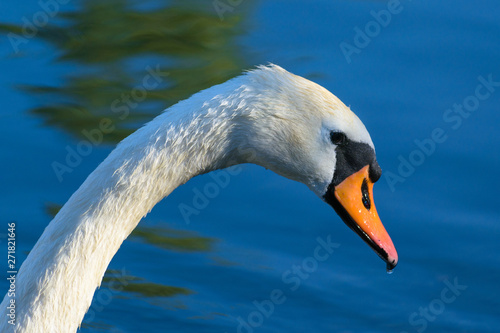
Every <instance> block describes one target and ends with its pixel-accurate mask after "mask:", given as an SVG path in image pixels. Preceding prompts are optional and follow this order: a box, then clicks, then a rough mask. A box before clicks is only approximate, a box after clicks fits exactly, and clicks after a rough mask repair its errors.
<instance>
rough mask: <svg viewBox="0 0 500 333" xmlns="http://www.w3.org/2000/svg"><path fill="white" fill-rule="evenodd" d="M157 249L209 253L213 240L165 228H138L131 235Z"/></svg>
mask: <svg viewBox="0 0 500 333" xmlns="http://www.w3.org/2000/svg"><path fill="white" fill-rule="evenodd" d="M131 236H132V237H133V238H140V239H141V240H143V241H144V242H146V243H148V244H151V245H155V246H157V247H160V248H163V249H167V250H176V251H189V252H192V251H209V250H211V248H212V245H213V243H214V242H215V239H213V238H208V237H200V236H197V235H196V234H195V233H194V232H191V231H184V230H174V229H169V228H166V227H139V228H136V229H135V230H134V231H133V232H132V235H131Z"/></svg>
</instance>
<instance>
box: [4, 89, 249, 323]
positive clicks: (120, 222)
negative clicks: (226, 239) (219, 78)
mask: <svg viewBox="0 0 500 333" xmlns="http://www.w3.org/2000/svg"><path fill="white" fill-rule="evenodd" d="M221 89H222V90H221ZM245 89H246V88H245V86H244V85H242V84H241V82H238V81H237V80H233V81H229V82H227V83H226V84H224V85H221V86H216V87H213V88H211V89H208V90H205V91H203V92H201V93H198V94H196V95H194V96H193V97H191V98H190V99H189V100H186V101H183V102H180V103H178V104H177V105H175V106H173V107H171V108H170V109H169V110H168V111H167V112H165V113H163V114H161V115H160V116H158V117H157V118H155V119H154V120H153V121H151V122H150V123H149V124H147V125H146V126H145V127H143V128H141V129H140V130H138V131H137V132H135V133H134V134H132V135H131V136H129V137H128V138H126V139H125V140H124V141H123V142H121V143H120V144H119V145H118V146H117V148H116V149H115V150H114V151H113V152H112V153H111V154H110V155H109V156H108V157H107V158H106V159H105V161H104V162H103V163H102V164H101V165H99V167H98V168H97V169H96V170H95V171H94V172H93V173H92V174H91V175H90V176H89V177H88V178H87V180H86V181H85V182H84V183H83V184H82V186H81V187H80V188H79V189H78V191H76V192H75V193H74V194H73V195H72V196H71V198H70V199H69V201H68V202H67V203H66V204H65V205H64V206H63V208H62V209H61V211H60V212H59V213H58V214H57V215H56V217H55V218H54V219H53V220H52V222H51V223H50V224H49V226H48V227H47V228H46V229H45V231H44V233H43V234H42V236H41V237H40V239H39V240H38V242H37V243H36V245H35V247H34V248H33V250H32V251H31V253H30V255H29V256H28V258H27V259H26V260H25V262H24V263H23V265H22V267H21V269H20V271H19V274H18V276H17V294H16V306H17V308H16V315H17V323H18V324H17V326H16V328H15V331H16V332H74V331H76V330H77V328H78V326H79V325H80V322H81V320H82V319H83V316H84V314H85V312H86V311H87V309H88V308H89V306H90V304H91V301H92V297H93V294H94V291H95V289H96V287H98V286H99V284H100V282H101V280H102V277H103V275H104V273H105V270H106V268H107V266H108V264H109V262H110V261H111V259H112V257H113V256H114V255H115V253H116V252H117V251H118V248H119V247H120V245H121V244H122V242H123V241H124V240H125V238H127V236H128V235H129V234H130V233H131V232H132V230H133V229H134V228H135V227H136V226H137V224H138V223H139V221H140V219H141V218H142V217H143V216H145V215H146V214H147V213H148V212H149V211H150V210H151V209H152V208H153V206H154V205H155V204H156V203H157V202H158V201H160V200H161V199H162V198H164V197H165V196H167V195H168V194H169V193H170V192H172V191H173V190H174V189H175V188H176V187H177V186H179V185H181V184H183V183H185V182H186V181H188V180H189V179H190V178H192V177H194V176H196V175H199V174H202V173H205V172H209V171H211V170H215V169H219V168H224V167H227V166H230V165H234V164H236V163H240V162H244V158H242V156H241V154H239V153H238V149H241V147H244V145H241V142H238V140H239V139H238V138H239V136H237V135H234V131H235V128H237V127H238V126H239V119H240V117H241V115H242V113H244V109H246V110H247V107H248V105H249V104H251V103H250V101H249V98H248V96H245ZM247 111H248V110H247ZM8 301H9V299H8V297H7V296H6V297H5V298H4V301H3V303H2V305H1V309H0V314H1V317H2V320H0V322H1V323H0V331H2V332H7V331H11V330H12V331H13V330H14V328H13V327H12V326H10V325H9V324H7V321H6V320H4V317H6V314H7V313H6V306H7V305H8V303H7V302H8Z"/></svg>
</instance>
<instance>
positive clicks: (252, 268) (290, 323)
mask: <svg viewBox="0 0 500 333" xmlns="http://www.w3.org/2000/svg"><path fill="white" fill-rule="evenodd" d="M223 2H224V1H223ZM233 3H236V2H233ZM149 4H150V5H152V6H154V5H155V4H156V2H155V1H150V2H149ZM209 7H210V6H209ZM387 8H388V3H387V2H385V1H330V0H323V1H314V2H312V1H305V0H303V1H298V0H296V1H279V0H272V1H271V0H268V1H260V2H256V3H252V4H251V6H247V3H245V1H243V2H242V3H241V5H237V6H235V7H234V8H232V11H229V12H226V13H224V17H223V19H224V20H225V21H224V22H229V21H230V20H231V16H232V15H234V17H236V16H238V17H242V18H243V19H242V32H241V33H240V35H238V36H237V37H236V40H235V45H236V46H235V47H236V49H237V50H238V52H241V53H242V54H244V56H243V58H244V59H245V61H244V64H245V66H247V67H244V68H241V70H243V69H245V68H248V67H251V66H252V65H255V64H259V63H267V62H273V63H277V64H279V65H281V66H283V67H285V68H286V69H288V70H290V71H292V72H294V73H296V74H299V75H303V76H306V77H309V78H311V79H312V80H314V81H316V82H318V83H320V84H321V85H323V86H325V87H326V88H328V89H329V90H331V91H332V92H333V93H334V94H336V95H337V96H338V97H339V98H340V99H342V100H343V101H344V102H345V103H346V104H347V105H349V106H350V107H351V108H352V109H353V110H354V111H355V112H356V113H357V114H358V115H359V117H360V118H361V119H362V120H363V122H364V123H365V125H366V127H367V128H368V130H369V131H370V133H371V136H372V139H373V141H374V143H375V146H376V149H377V156H378V160H379V163H380V165H381V166H382V169H383V170H384V175H383V176H382V178H381V180H380V181H379V182H378V183H377V184H376V185H375V201H376V204H377V209H378V212H379V214H380V216H381V218H382V221H383V223H384V225H385V227H386V229H387V230H388V232H389V234H390V235H391V237H392V239H393V241H394V243H395V245H396V248H397V250H398V253H399V258H400V262H399V265H398V266H397V268H396V269H395V271H394V273H393V274H392V275H388V274H386V272H385V265H384V263H383V262H382V261H381V260H380V259H379V258H378V257H377V256H376V254H375V253H373V252H372V251H371V250H370V249H369V248H368V246H366V245H365V244H364V243H363V242H362V241H361V240H360V239H359V237H358V236H357V235H355V234H354V233H353V232H351V231H350V230H349V229H348V228H347V227H346V226H345V225H344V224H343V223H342V222H341V220H340V218H338V217H337V216H336V214H335V213H334V211H333V210H332V209H331V208H330V207H329V206H328V205H326V204H325V203H323V202H321V201H320V200H319V199H318V198H317V197H316V196H315V195H314V194H313V193H312V192H310V191H309V190H308V189H307V188H306V187H305V186H304V185H301V184H298V183H295V182H292V181H289V180H287V179H284V178H281V177H279V176H277V175H275V174H274V173H272V172H270V171H267V170H264V169H263V168H260V167H257V166H252V165H245V166H243V167H242V169H237V171H238V172H236V174H235V175H231V176H230V177H229V183H228V184H227V186H223V187H220V188H219V190H218V192H219V193H218V195H216V196H215V197H214V198H212V199H210V200H209V204H208V205H207V207H206V208H204V209H201V210H200V211H199V213H198V214H197V215H192V216H191V217H190V219H189V222H190V223H189V224H188V223H186V220H185V218H184V217H183V215H182V214H181V211H180V210H179V208H178V207H179V205H180V204H187V205H192V200H193V197H194V190H195V189H200V190H203V189H204V187H205V186H207V184H213V183H214V180H213V178H212V176H210V175H204V176H200V177H197V178H195V179H193V180H191V181H190V182H188V183H187V184H186V185H184V186H182V187H180V188H179V189H177V190H175V191H174V193H172V195H170V196H169V197H168V198H167V199H165V200H163V201H162V202H161V203H160V204H158V205H157V206H156V207H155V208H154V210H153V211H152V212H151V214H149V215H148V216H147V218H146V219H145V221H143V222H141V226H143V227H147V228H151V230H163V231H165V230H167V231H168V230H170V232H171V233H174V234H176V235H177V234H179V235H184V236H186V235H188V236H193V237H201V238H203V239H205V240H206V242H207V244H209V245H207V246H206V247H205V248H203V249H198V250H196V249H195V250H193V249H191V250H189V251H186V250H183V249H179V248H175V247H174V249H172V248H165V246H161V245H159V244H155V243H154V242H152V241H150V240H149V241H148V239H147V238H141V237H137V236H136V237H132V238H130V239H129V240H127V241H126V242H125V243H124V244H123V245H122V247H121V249H120V250H119V252H118V253H117V255H116V256H115V258H114V259H113V261H112V262H111V264H110V271H109V272H108V274H107V276H108V279H113V278H115V279H116V280H118V281H125V282H123V286H121V285H120V284H118V287H115V288H114V289H113V287H112V286H111V285H110V284H104V286H103V288H101V289H100V290H98V291H97V292H96V294H95V297H94V303H93V305H92V307H91V311H92V313H89V315H87V316H86V319H85V320H84V324H83V327H82V328H81V330H80V331H81V332H103V331H104V332H106V331H107V332H424V331H425V332H498V326H499V324H500V320H499V318H500V302H499V300H498V297H499V296H500V287H499V283H498V281H499V278H500V256H499V255H498V253H499V252H500V242H499V239H500V223H499V222H500V213H499V212H498V204H499V197H498V193H497V192H498V189H499V185H500V181H499V176H498V174H499V170H498V168H499V167H500V157H499V155H498V152H499V148H500V135H498V130H497V127H498V125H499V124H500V112H499V111H500V109H499V105H500V103H499V102H500V83H498V84H497V86H494V85H493V86H491V87H490V90H488V89H487V88H485V87H483V88H480V92H481V93H482V94H484V95H488V96H487V97H484V98H483V100H479V99H477V98H476V99H475V98H474V97H471V96H474V95H475V94H476V88H477V87H478V85H480V84H481V82H482V81H481V80H482V79H479V77H482V78H484V79H486V80H488V78H489V77H490V78H491V80H492V81H494V82H500V63H499V59H500V20H499V19H498V18H499V17H500V3H499V2H498V1H494V0H483V1H479V2H475V3H472V2H469V1H451V0H446V1H435V2H430V1H403V0H402V1H401V5H400V6H399V7H397V10H396V11H397V13H395V14H392V15H391V20H390V22H389V23H388V24H387V26H385V27H382V26H380V24H378V25H377V24H374V23H373V22H374V17H373V16H372V15H371V14H370V12H371V11H375V12H379V11H381V10H386V9H387ZM63 9H64V10H65V11H69V10H76V11H78V10H79V6H78V4H77V3H69V4H67V5H64V6H63V5H61V11H63ZM39 10H40V8H39V5H38V3H37V1H35V0H30V1H24V2H23V4H22V5H20V4H16V3H5V2H3V3H2V4H0V13H1V14H0V22H3V23H11V24H22V23H23V21H22V17H23V16H27V17H31V16H32V15H33V13H35V12H37V11H39ZM137 10H138V11H139V10H142V9H139V8H138V9H137ZM208 10H209V11H210V10H213V11H214V12H213V13H212V15H217V14H216V13H215V9H213V8H208ZM56 19H57V17H56V18H54V20H56ZM377 26H378V27H379V28H378V30H372V31H371V32H370V34H371V36H372V37H368V38H369V40H368V41H367V39H365V40H364V44H363V45H362V46H363V47H357V51H358V52H355V53H352V54H350V55H349V56H348V58H349V59H347V58H346V56H345V55H344V54H343V52H342V49H341V47H340V45H341V43H345V44H342V45H344V46H345V45H346V44H350V45H351V46H352V47H356V45H355V38H356V34H357V32H356V31H357V30H355V28H356V27H357V28H359V29H361V30H364V29H365V27H368V28H370V27H371V28H372V29H377V28H376V27H377ZM375 32H376V33H375ZM3 37H4V38H2V39H1V40H0V43H1V49H0V58H1V62H0V73H1V75H0V87H1V89H0V103H1V105H0V112H1V113H0V117H1V118H0V120H1V121H0V133H1V136H2V140H1V142H2V148H1V149H2V150H1V155H2V160H1V162H2V163H0V175H1V176H0V181H1V184H2V191H1V195H2V197H1V200H0V202H1V207H2V210H1V212H2V215H1V219H2V225H3V226H2V228H3V230H0V236H1V238H0V242H1V244H2V245H1V246H2V247H3V248H4V249H2V251H6V250H5V233H6V232H7V222H11V221H15V222H16V224H17V234H16V239H17V256H18V260H20V261H22V260H23V259H24V258H25V257H26V254H27V252H28V251H29V250H30V249H31V248H32V247H33V245H34V244H35V242H36V240H37V239H38V237H39V236H40V235H41V233H42V232H43V229H44V228H45V227H46V225H47V224H48V223H49V222H50V220H51V216H50V214H49V213H48V212H47V209H46V205H47V203H54V204H56V205H60V204H63V203H64V202H65V201H66V200H67V199H68V198H69V196H70V195H71V194H72V193H73V192H74V191H75V190H76V189H77V188H78V186H79V185H80V184H81V183H82V182H83V181H84V179H85V178H86V176H87V175H88V174H89V173H90V172H91V171H92V170H93V169H94V168H95V167H96V166H97V165H98V164H99V163H100V162H101V161H102V160H103V159H104V158H105V156H106V155H107V154H108V153H109V152H110V151H111V150H112V149H113V146H114V143H107V144H101V145H99V146H97V147H95V149H94V150H93V151H92V153H91V154H90V155H89V156H87V157H85V158H84V159H83V161H82V163H81V164H80V165H79V166H78V167H76V168H74V170H73V172H72V173H70V174H66V175H65V177H64V179H63V181H62V182H59V181H58V179H57V177H56V175H55V174H54V171H53V169H52V166H51V164H52V162H53V161H61V160H63V159H64V158H65V156H66V151H65V148H66V147H67V146H68V145H69V146H70V147H75V146H76V145H77V143H78V142H79V139H78V138H77V137H75V136H74V135H72V134H71V133H70V132H68V131H67V130H64V129H61V128H60V127H56V126H54V125H53V124H50V123H47V122H46V121H44V119H43V118H42V117H41V116H40V115H37V114H35V113H33V112H30V110H32V109H34V108H36V107H40V106H43V105H47V104H51V99H50V98H51V97H50V95H44V94H35V93H33V92H30V91H27V90H23V89H20V87H19V86H20V85H50V86H56V87H58V86H63V85H64V84H65V83H64V79H63V78H64V77H65V76H67V75H68V73H74V74H78V73H81V72H82V70H83V65H82V64H81V63H78V62H71V61H66V62H64V61H60V60H59V59H58V55H59V54H60V53H58V52H59V51H58V50H57V49H56V48H55V46H54V45H53V44H48V43H46V42H44V41H43V40H41V39H40V38H38V36H37V37H35V38H32V39H30V40H29V42H28V43H26V44H23V45H21V46H20V48H21V51H20V52H19V53H17V54H16V53H15V52H13V48H12V46H11V45H10V43H9V41H8V39H7V38H5V34H4V35H3ZM358 38H359V37H358ZM358 44H359V43H358ZM358 46H360V45H358ZM144 59H147V57H145V58H141V59H135V58H134V59H132V60H131V62H132V63H134V61H136V62H139V61H145V60H144ZM348 60H349V61H348ZM112 63H113V62H112V61H111V62H110V64H112ZM110 66H111V65H110ZM474 101H479V102H478V104H474ZM464 102H466V103H472V104H470V105H469V106H467V107H468V108H469V109H471V110H473V111H471V112H470V113H469V114H468V115H467V117H466V118H465V117H463V116H460V117H459V118H457V117H458V116H457V115H458V113H453V114H451V113H448V111H447V110H448V109H450V108H453V105H454V104H455V103H456V104H462V103H464ZM157 111H160V110H157ZM447 116H448V117H447ZM451 116H453V117H454V118H449V117H451ZM436 131H437V133H439V140H437V141H440V142H438V143H436V140H435V141H434V143H432V144H430V143H429V142H430V139H431V138H432V137H433V134H432V133H436ZM415 140H418V141H419V142H426V143H427V146H426V147H427V148H426V149H427V151H423V152H422V149H421V148H419V147H418V145H417V144H416V143H415ZM432 146H433V147H432ZM426 153H427V154H426ZM403 160H404V161H413V164H414V166H411V167H408V165H406V168H407V169H408V168H410V169H409V170H407V169H406V170H402V168H403V167H402V164H407V163H410V162H402V161H403ZM398 169H400V170H398ZM401 171H402V172H401ZM218 175H219V176H220V177H224V176H225V175H226V174H221V173H218ZM387 175H389V178H387V177H388V176H387ZM146 230H148V229H146ZM172 230H173V231H172ZM165 232H166V231H165ZM318 237H320V238H321V239H323V240H326V239H328V238H329V239H330V240H331V242H333V243H335V248H332V250H333V251H332V253H331V254H330V255H329V256H328V258H327V259H326V260H325V261H321V262H318V261H315V262H313V261H311V259H310V257H311V256H313V254H314V250H315V249H316V247H317V246H318V240H317V238H318ZM308 258H309V259H308ZM2 265H5V264H4V263H2ZM296 265H299V266H300V265H306V266H307V265H312V266H307V267H309V272H308V273H307V274H305V273H300V274H298V273H293V267H294V266H296ZM2 267H4V266H2ZM5 271H6V269H5ZM2 274H3V273H2ZM116 276H118V277H116ZM132 277H135V278H136V279H137V278H139V279H141V280H140V281H144V282H148V283H151V284H154V285H155V286H156V287H157V289H153V293H152V294H148V293H147V291H146V288H145V287H144V285H142V286H141V285H139V286H138V287H137V289H136V290H133V289H127V288H125V287H127V286H131V285H134V283H135V282H134V281H135V280H132ZM115 285H116V284H115ZM453 285H455V286H453ZM159 286H171V287H177V288H182V290H183V291H184V292H179V293H174V295H173V296H170V297H169V296H165V295H155V292H156V290H159V289H158V288H160V287H159ZM0 287H1V290H7V288H8V287H7V283H6V281H5V279H3V278H2V279H1V280H0ZM179 290H180V289H179ZM272 300H274V303H272ZM270 304H273V305H272V306H271V305H270ZM2 320H3V319H2Z"/></svg>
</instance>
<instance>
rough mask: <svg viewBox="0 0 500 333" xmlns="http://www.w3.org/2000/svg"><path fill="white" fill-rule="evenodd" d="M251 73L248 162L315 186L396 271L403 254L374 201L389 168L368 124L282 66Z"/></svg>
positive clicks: (389, 266) (310, 186)
mask: <svg viewBox="0 0 500 333" xmlns="http://www.w3.org/2000/svg"><path fill="white" fill-rule="evenodd" d="M247 76H248V77H249V79H250V81H251V84H249V86H247V87H245V89H244V90H245V91H246V92H247V93H248V94H250V95H251V96H253V97H252V98H253V103H252V109H251V110H250V111H249V113H248V114H247V117H246V118H245V120H246V121H244V125H243V126H245V127H247V128H250V129H251V130H250V131H247V133H251V134H250V135H248V136H247V137H246V138H245V140H246V141H247V142H248V143H249V145H248V147H252V148H249V151H251V153H250V154H247V155H249V156H251V159H252V160H251V161H246V162H253V163H256V164H259V165H262V166H264V167H266V168H268V169H270V170H272V171H274V172H276V173H278V174H280V175H282V176H285V177H287V178H290V179H293V180H296V181H299V182H302V183H304V184H305V185H307V186H308V187H309V188H310V189H311V190H312V191H313V192H314V193H316V195H318V196H319V197H320V198H321V199H322V200H324V201H325V202H326V203H328V204H329V205H330V206H332V207H333V208H334V209H335V211H336V212H337V214H338V215H339V216H340V217H341V218H342V220H343V221H344V222H345V223H346V224H347V225H348V226H349V227H350V228H351V229H352V230H353V231H354V232H356V233H357V234H358V235H359V236H360V237H361V238H362V239H363V240H364V241H365V242H366V243H367V244H368V245H369V246H370V247H371V248H372V249H373V250H374V251H375V252H376V253H377V254H378V255H379V256H380V257H381V258H382V259H383V260H384V261H385V262H386V263H387V267H388V269H392V268H394V267H395V266H396V264H397V262H398V255H397V252H396V249H395V247H394V245H393V243H392V240H391V238H390V237H389V235H388V233H387V231H386V230H385V228H384V226H383V225H382V222H381V220H380V218H379V216H378V213H377V210H376V208H375V204H374V201H373V184H374V183H375V182H376V181H377V180H378V179H379V178H380V176H381V173H382V170H381V168H380V166H379V164H378V163H377V159H376V155H375V147H374V145H373V142H372V140H371V137H370V134H369V133H368V131H367V130H366V128H365V126H364V124H363V123H362V122H361V120H360V119H359V118H358V117H357V116H356V115H355V114H354V113H353V112H352V111H351V110H350V109H349V108H348V107H347V106H346V105H344V104H343V103H342V102H341V101H340V100H339V99H338V98H337V97H335V96H334V95H333V94H332V93H330V92H329V91H328V90H326V89H325V88H323V87H321V86H319V85H317V84H315V83H313V82H311V81H309V80H306V79H304V78H302V77H300V76H296V75H293V74H291V73H289V72H287V71H285V70H284V69H282V68H281V67H279V66H275V65H270V66H264V67H260V68H259V69H257V70H255V71H251V72H249V73H248V74H247ZM247 152H248V151H247Z"/></svg>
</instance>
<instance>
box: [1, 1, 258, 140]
mask: <svg viewBox="0 0 500 333" xmlns="http://www.w3.org/2000/svg"><path fill="white" fill-rule="evenodd" d="M243 13H248V10H239V11H238V12H234V13H231V15H225V16H224V19H223V20H221V19H220V18H219V16H218V14H217V13H216V11H215V10H214V8H213V7H212V5H211V2H206V1H182V2H180V1H175V2H172V3H170V4H164V3H163V2H160V1H151V0H150V1H145V2H141V3H139V2H136V1H131V0H111V1H99V0H82V1H80V2H79V9H78V10H77V11H73V12H64V13H59V14H58V15H57V16H56V17H55V18H54V19H52V20H51V21H50V22H49V24H47V26H45V27H44V28H43V29H40V31H39V33H38V34H37V35H36V38H37V39H38V40H42V41H44V42H47V43H49V44H50V45H51V46H53V47H54V48H55V49H56V54H58V58H57V61H58V62H65V63H70V64H74V65H75V67H74V69H73V70H74V72H73V73H71V74H68V75H66V76H65V77H64V78H63V80H62V82H63V84H61V85H60V86H44V85H43V86H42V85H37V86H23V87H22V88H23V89H24V90H25V91H26V92H28V93H29V94H31V95H33V96H35V97H38V98H39V99H43V100H42V101H41V103H40V104H41V105H40V106H37V107H35V108H33V109H32V110H30V111H31V113H32V114H34V115H36V116H39V117H41V118H43V119H44V120H45V123H46V124H47V125H49V126H55V127H58V128H61V129H63V130H65V131H67V132H69V133H71V134H72V135H74V136H76V137H79V138H83V139H86V138H87V137H86V136H85V134H84V131H87V132H88V131H91V130H92V129H96V128H99V126H100V121H101V119H103V118H109V119H111V120H112V123H113V130H112V131H110V132H109V133H105V135H104V136H103V139H102V141H105V142H113V143H115V142H118V141H120V140H121V139H123V138H124V137H125V136H127V135H129V134H130V133H131V132H133V131H134V130H135V129H136V128H138V127H139V126H140V125H142V124H143V123H144V122H145V121H147V120H150V119H151V118H152V117H153V116H154V115H156V114H158V113H159V112H161V110H163V109H164V108H166V107H168V106H170V105H172V104H174V103H175V102H177V101H179V100H181V99H185V98H187V97H189V96H191V95H192V94H193V93H195V92H197V91H199V90H201V89H204V88H207V87H210V86H212V85H214V84H217V83H221V82H223V81H226V80H227V79H229V78H231V77H233V76H235V75H236V74H239V73H240V72H241V69H242V68H246V67H249V64H248V63H247V62H246V61H245V57H244V55H243V54H241V52H240V50H239V49H238V48H237V47H236V43H235V38H236V37H237V36H238V35H240V34H241V33H242V32H243V28H242V19H243V18H242V16H241V14H243ZM21 30H22V29H21V26H15V25H7V24H1V25H0V31H4V32H14V33H17V34H19V33H21ZM152 70H156V71H159V73H161V75H159V77H160V78H161V80H160V82H158V84H157V85H153V82H152V81H151V80H150V82H149V84H148V85H147V86H146V84H144V82H145V79H146V77H147V75H150V74H151V71H152Z"/></svg>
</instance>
